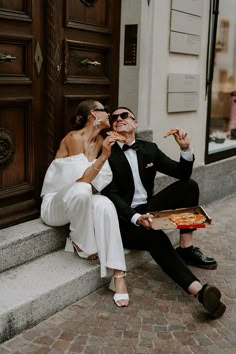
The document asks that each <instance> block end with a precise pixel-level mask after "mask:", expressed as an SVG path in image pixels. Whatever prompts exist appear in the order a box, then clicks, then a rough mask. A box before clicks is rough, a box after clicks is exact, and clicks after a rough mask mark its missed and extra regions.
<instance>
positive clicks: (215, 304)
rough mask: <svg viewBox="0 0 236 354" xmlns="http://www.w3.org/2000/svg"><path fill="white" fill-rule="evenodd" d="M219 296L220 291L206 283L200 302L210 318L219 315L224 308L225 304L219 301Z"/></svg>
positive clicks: (222, 312)
mask: <svg viewBox="0 0 236 354" xmlns="http://www.w3.org/2000/svg"><path fill="white" fill-rule="evenodd" d="M220 298H221V292H220V290H219V289H217V288H216V287H215V286H208V285H207V286H206V287H205V289H204V291H203V294H202V301H201V302H202V304H203V306H204V307H205V309H206V310H207V311H208V314H209V316H210V317H211V318H214V319H216V318H219V317H221V316H222V315H223V314H224V312H225V310H226V306H225V304H223V302H221V301H220Z"/></svg>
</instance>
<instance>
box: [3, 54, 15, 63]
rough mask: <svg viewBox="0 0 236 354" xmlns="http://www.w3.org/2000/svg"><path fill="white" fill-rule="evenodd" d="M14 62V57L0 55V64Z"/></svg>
mask: <svg viewBox="0 0 236 354" xmlns="http://www.w3.org/2000/svg"><path fill="white" fill-rule="evenodd" d="M14 60H16V57H13V56H12V55H10V54H4V53H0V63H12V62H13V61H14Z"/></svg>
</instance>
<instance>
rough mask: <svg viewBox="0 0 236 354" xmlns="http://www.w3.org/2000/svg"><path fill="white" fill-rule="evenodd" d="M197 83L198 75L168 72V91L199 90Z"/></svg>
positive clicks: (198, 81)
mask: <svg viewBox="0 0 236 354" xmlns="http://www.w3.org/2000/svg"><path fill="white" fill-rule="evenodd" d="M199 83H200V76H199V75H195V74H169V76H168V92H199Z"/></svg>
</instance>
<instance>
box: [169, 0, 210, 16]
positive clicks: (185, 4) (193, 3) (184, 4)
mask: <svg viewBox="0 0 236 354" xmlns="http://www.w3.org/2000/svg"><path fill="white" fill-rule="evenodd" d="M172 9H174V10H177V11H182V12H186V13H189V14H193V15H197V16H202V13H203V0H172Z"/></svg>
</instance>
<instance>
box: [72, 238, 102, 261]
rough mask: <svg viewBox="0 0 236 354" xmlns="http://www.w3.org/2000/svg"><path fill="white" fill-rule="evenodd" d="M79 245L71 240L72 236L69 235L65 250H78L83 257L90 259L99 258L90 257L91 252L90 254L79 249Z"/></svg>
mask: <svg viewBox="0 0 236 354" xmlns="http://www.w3.org/2000/svg"><path fill="white" fill-rule="evenodd" d="M76 246H77V245H76V244H75V243H74V242H73V241H72V240H71V238H70V237H67V240H66V246H65V251H66V252H72V253H74V252H76V253H77V254H78V256H79V257H81V258H84V259H88V260H90V261H91V260H96V259H98V257H96V258H95V259H92V258H91V259H90V258H89V257H90V256H92V255H91V254H88V253H85V252H83V251H78V249H77V247H76Z"/></svg>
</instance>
